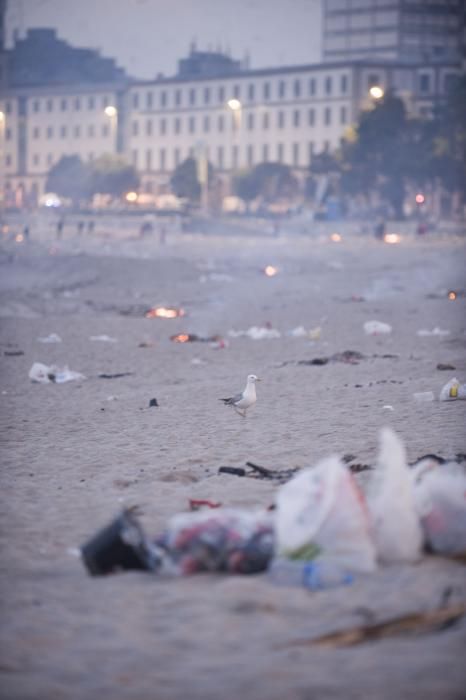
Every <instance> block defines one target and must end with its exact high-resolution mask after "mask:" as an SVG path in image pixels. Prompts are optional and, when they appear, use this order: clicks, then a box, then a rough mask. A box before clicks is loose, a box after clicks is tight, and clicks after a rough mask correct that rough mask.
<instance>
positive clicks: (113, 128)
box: [104, 105, 118, 152]
mask: <svg viewBox="0 0 466 700" xmlns="http://www.w3.org/2000/svg"><path fill="white" fill-rule="evenodd" d="M104 114H105V115H106V116H107V117H108V118H109V119H110V132H111V138H112V143H113V146H114V147H115V151H116V152H118V142H117V127H118V110H117V108H116V107H114V106H113V105H107V106H106V107H105V109H104Z"/></svg>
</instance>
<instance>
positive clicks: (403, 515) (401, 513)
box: [368, 428, 423, 563]
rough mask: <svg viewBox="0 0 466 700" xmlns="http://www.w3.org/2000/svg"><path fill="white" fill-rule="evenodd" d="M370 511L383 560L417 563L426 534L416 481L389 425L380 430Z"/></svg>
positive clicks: (378, 552) (401, 444)
mask: <svg viewBox="0 0 466 700" xmlns="http://www.w3.org/2000/svg"><path fill="white" fill-rule="evenodd" d="M368 504H369V510H370V513H371V517H372V527H373V533H374V538H375V544H376V547H377V556H378V558H379V560H380V561H381V562H384V563H391V562H414V561H417V560H418V559H419V558H420V554H421V549H422V544H423V536H422V529H421V525H420V522H419V517H418V514H417V510H416V505H415V500H414V493H413V483H412V478H411V474H410V471H409V468H408V465H407V463H406V453H405V449H404V446H403V443H402V442H401V440H400V439H399V438H398V437H397V435H395V433H394V431H393V430H391V429H390V428H383V430H382V431H381V433H380V450H379V455H378V458H377V465H376V470H375V472H374V475H373V478H372V480H371V483H370V484H369V494H368Z"/></svg>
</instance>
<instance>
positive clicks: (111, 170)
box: [91, 154, 139, 197]
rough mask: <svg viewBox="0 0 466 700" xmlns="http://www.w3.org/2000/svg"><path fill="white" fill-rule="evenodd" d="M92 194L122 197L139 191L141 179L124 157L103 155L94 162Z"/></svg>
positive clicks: (92, 167)
mask: <svg viewBox="0 0 466 700" xmlns="http://www.w3.org/2000/svg"><path fill="white" fill-rule="evenodd" d="M91 174H92V193H93V194H97V193H98V194H110V195H113V196H115V197H121V195H123V194H125V192H130V191H132V190H137V189H138V187H139V177H138V174H137V173H136V170H135V169H134V168H133V166H132V165H129V164H128V163H127V162H126V160H125V159H124V158H123V157H122V156H114V155H110V154H108V155H103V156H100V157H99V158H97V159H96V160H94V161H93V162H92V165H91Z"/></svg>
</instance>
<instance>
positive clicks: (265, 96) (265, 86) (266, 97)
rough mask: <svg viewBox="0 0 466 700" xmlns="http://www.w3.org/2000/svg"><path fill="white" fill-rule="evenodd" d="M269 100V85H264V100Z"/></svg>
mask: <svg viewBox="0 0 466 700" xmlns="http://www.w3.org/2000/svg"><path fill="white" fill-rule="evenodd" d="M268 99H270V83H264V100H268Z"/></svg>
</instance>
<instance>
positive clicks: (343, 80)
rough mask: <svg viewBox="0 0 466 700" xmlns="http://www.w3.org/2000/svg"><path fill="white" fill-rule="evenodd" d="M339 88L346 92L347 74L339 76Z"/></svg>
mask: <svg viewBox="0 0 466 700" xmlns="http://www.w3.org/2000/svg"><path fill="white" fill-rule="evenodd" d="M340 90H341V91H342V93H343V94H344V93H346V92H347V90H348V76H347V75H342V76H341V78H340Z"/></svg>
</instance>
